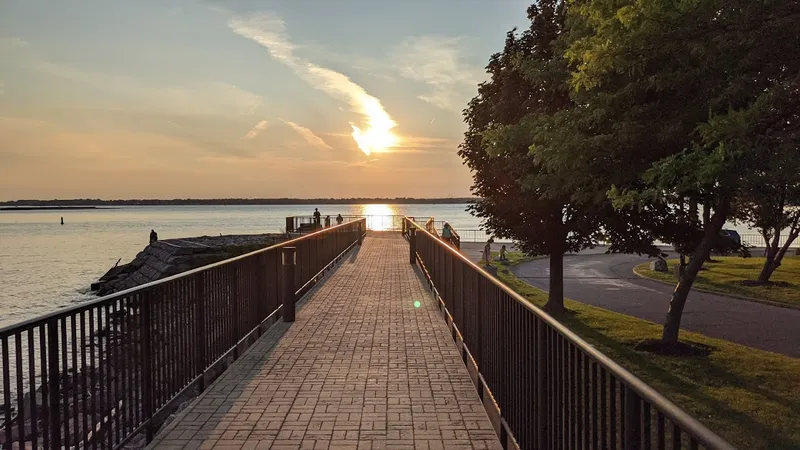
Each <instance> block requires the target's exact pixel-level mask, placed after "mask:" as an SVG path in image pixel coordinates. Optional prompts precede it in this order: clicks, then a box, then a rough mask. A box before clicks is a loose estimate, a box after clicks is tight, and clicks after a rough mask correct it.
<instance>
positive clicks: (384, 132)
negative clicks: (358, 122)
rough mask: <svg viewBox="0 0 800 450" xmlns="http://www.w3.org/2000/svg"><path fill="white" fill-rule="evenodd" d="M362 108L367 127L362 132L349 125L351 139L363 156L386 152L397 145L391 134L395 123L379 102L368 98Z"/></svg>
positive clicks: (394, 137) (395, 137)
mask: <svg viewBox="0 0 800 450" xmlns="http://www.w3.org/2000/svg"><path fill="white" fill-rule="evenodd" d="M362 107H363V108H362V109H363V112H364V113H365V115H366V116H367V117H368V119H367V122H368V124H367V127H366V128H365V129H364V130H362V129H361V128H359V127H357V126H355V125H353V124H352V123H351V124H350V126H351V127H353V139H354V140H355V141H356V144H357V145H358V148H360V149H361V151H362V152H364V154H365V155H371V154H372V153H380V152H387V151H389V149H390V148H392V147H394V146H395V145H397V136H395V135H394V134H393V133H392V128H394V127H396V126H397V122H395V121H394V120H392V118H391V117H389V115H388V114H387V113H386V111H384V109H383V107H382V106H381V104H380V102H378V100H377V99H376V98H370V99H367V101H366V102H365V103H364V105H362Z"/></svg>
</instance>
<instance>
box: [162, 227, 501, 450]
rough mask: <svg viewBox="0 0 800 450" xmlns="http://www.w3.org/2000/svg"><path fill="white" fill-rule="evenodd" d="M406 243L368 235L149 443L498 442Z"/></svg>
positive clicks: (359, 445) (439, 445) (428, 445)
mask: <svg viewBox="0 0 800 450" xmlns="http://www.w3.org/2000/svg"><path fill="white" fill-rule="evenodd" d="M408 252H409V250H408V243H407V242H406V241H405V240H404V239H403V238H402V236H401V235H400V234H399V233H370V234H369V235H368V236H367V238H366V239H365V240H364V243H363V245H362V246H361V247H357V248H356V249H355V250H353V251H352V252H351V253H350V254H348V255H347V256H346V258H345V260H344V261H342V262H341V263H340V264H339V265H338V266H337V267H336V268H335V269H334V270H333V271H332V272H331V274H330V275H329V276H328V277H327V279H326V280H325V281H324V282H322V283H321V284H320V285H318V286H317V287H316V288H315V289H314V290H312V291H311V292H310V293H309V294H307V296H306V298H307V300H306V301H305V304H304V305H303V306H301V307H300V308H299V309H298V313H297V319H296V322H294V323H293V324H291V325H289V324H285V323H283V322H278V323H277V324H275V325H274V326H273V327H272V328H271V329H270V331H269V332H268V333H267V334H266V335H264V336H263V337H262V338H261V339H260V340H259V341H258V342H257V343H256V344H254V345H253V346H252V347H250V348H249V349H248V350H247V352H246V353H244V354H243V355H242V356H241V357H240V358H239V359H238V360H237V361H236V362H235V363H234V365H232V366H231V367H230V368H229V369H228V370H227V371H225V372H224V373H223V374H222V375H221V376H220V378H219V379H217V381H216V382H215V383H214V384H212V385H211V386H210V387H209V388H208V389H206V391H205V392H203V394H202V395H201V396H200V397H198V398H197V399H195V400H194V401H193V402H192V404H191V405H190V406H189V407H188V408H187V409H186V410H185V411H184V412H183V413H181V414H180V415H179V416H178V417H177V418H176V420H175V421H173V422H172V423H170V424H169V425H168V426H167V427H165V429H163V430H161V432H160V433H159V434H158V435H157V436H156V438H155V440H154V442H153V443H152V448H157V449H179V448H181V449H183V448H186V449H189V448H191V449H196V448H209V449H210V448H217V449H267V448H273V449H327V448H331V449H333V448H353V449H379V448H386V449H393V448H394V449H405V448H408V449H411V448H417V449H451V448H452V449H456V448H458V449H499V448H501V446H500V443H499V441H498V439H497V435H496V434H495V431H494V428H493V427H492V424H491V422H490V421H489V418H488V416H487V414H486V412H485V409H484V407H483V405H482V403H481V400H480V399H479V397H478V394H477V392H476V390H475V387H474V385H473V384H472V382H471V379H470V376H469V374H468V372H467V369H466V367H465V366H464V363H463V362H462V360H461V357H460V356H459V352H458V350H457V348H456V346H455V345H454V343H453V340H452V338H451V335H450V332H449V330H448V328H447V326H446V324H445V322H444V321H443V320H442V317H441V313H440V312H439V310H438V308H437V305H436V301H435V300H434V298H433V297H432V295H431V294H430V292H429V291H428V289H427V285H426V284H423V282H422V281H421V280H422V278H421V277H420V275H419V274H418V273H417V272H418V269H416V267H417V266H414V265H411V264H409V261H408V257H409V254H408ZM417 302H418V303H417Z"/></svg>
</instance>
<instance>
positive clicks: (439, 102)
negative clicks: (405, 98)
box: [392, 36, 483, 112]
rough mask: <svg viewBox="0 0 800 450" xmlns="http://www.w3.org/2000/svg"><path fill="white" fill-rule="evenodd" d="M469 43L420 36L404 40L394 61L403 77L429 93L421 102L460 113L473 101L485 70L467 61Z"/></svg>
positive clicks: (460, 40)
mask: <svg viewBox="0 0 800 450" xmlns="http://www.w3.org/2000/svg"><path fill="white" fill-rule="evenodd" d="M464 44H465V39H464V38H459V37H455V38H454V37H442V36H419V37H410V38H406V39H405V40H403V42H401V43H400V45H398V46H396V47H395V48H394V51H393V55H392V61H393V63H394V65H395V67H396V69H397V70H399V72H400V74H401V75H402V76H404V77H406V78H408V79H411V80H414V81H418V82H421V83H424V84H425V85H426V86H428V89H429V92H428V93H426V94H424V95H420V96H419V97H418V98H419V99H421V100H424V101H426V102H428V103H430V104H432V105H434V106H436V107H439V108H441V109H445V110H448V111H456V112H460V111H461V110H462V109H464V107H465V106H466V104H467V102H468V101H469V99H470V97H472V96H473V95H474V94H475V92H476V90H477V85H478V83H479V82H480V80H481V77H482V74H483V70H482V69H481V68H480V67H473V66H471V65H469V64H468V63H466V62H465V61H464V60H465V56H464V53H465V47H466V46H465V45H464Z"/></svg>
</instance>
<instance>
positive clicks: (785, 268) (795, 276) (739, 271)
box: [636, 256, 800, 306]
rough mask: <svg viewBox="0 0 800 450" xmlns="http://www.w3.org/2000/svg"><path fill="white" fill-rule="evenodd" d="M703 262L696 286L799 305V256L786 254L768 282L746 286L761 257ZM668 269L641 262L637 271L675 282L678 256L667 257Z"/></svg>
mask: <svg viewBox="0 0 800 450" xmlns="http://www.w3.org/2000/svg"><path fill="white" fill-rule="evenodd" d="M714 261H717V262H711V263H706V264H704V265H703V267H704V268H705V269H706V270H702V271H700V274H698V276H697V280H696V281H695V283H694V286H695V287H699V288H702V289H708V290H710V291H714V292H719V293H720V294H734V295H743V296H745V297H754V298H758V299H762V300H769V301H773V302H777V303H784V304H789V305H795V306H800V257H797V256H786V257H785V258H783V262H782V264H781V266H780V267H778V269H777V270H775V272H774V273H773V274H772V277H771V278H770V282H771V283H770V284H767V285H762V286H746V285H744V284H743V282H744V281H745V280H756V279H758V274H759V273H760V272H761V267H762V266H763V265H764V258H763V257H759V258H741V257H737V256H728V257H715V258H714ZM667 264H668V265H669V269H670V272H669V273H663V272H656V271H653V270H650V265H649V263H645V264H640V265H639V266H637V267H636V271H637V272H638V273H639V274H641V275H642V276H645V277H648V278H653V279H656V280H660V281H666V282H670V283H675V282H676V280H675V276H674V275H673V274H674V273H675V272H674V270H675V266H676V265H677V264H678V260H677V259H670V260H667Z"/></svg>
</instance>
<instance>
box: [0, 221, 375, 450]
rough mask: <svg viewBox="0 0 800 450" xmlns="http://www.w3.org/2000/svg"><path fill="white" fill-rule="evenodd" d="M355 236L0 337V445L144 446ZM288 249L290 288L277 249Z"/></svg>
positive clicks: (337, 233)
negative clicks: (185, 400) (132, 443)
mask: <svg viewBox="0 0 800 450" xmlns="http://www.w3.org/2000/svg"><path fill="white" fill-rule="evenodd" d="M365 230H366V224H365V221H364V220H363V219H360V220H358V221H355V222H350V223H346V224H343V225H340V226H336V227H332V228H329V229H326V230H323V231H320V232H317V233H314V234H310V235H307V236H302V237H300V238H298V239H294V240H291V241H287V242H283V243H281V244H278V245H274V246H271V247H268V248H265V249H262V250H258V251H255V252H252V253H248V254H246V255H242V256H238V257H235V258H231V259H228V260H225V261H221V262H218V263H215V264H212V265H209V266H205V267H201V268H198V269H195V270H191V271H188V272H185V273H182V274H179V275H175V276H172V277H169V278H165V279H163V280H159V281H155V282H152V283H149V284H145V285H142V286H139V287H136V288H133V289H129V290H126V291H122V292H119V293H115V294H112V295H109V296H106V297H103V298H100V299H97V300H95V301H91V302H87V303H85V304H81V305H79V306H74V307H71V308H66V309H63V310H60V311H57V312H54V313H52V314H48V315H46V316H43V317H39V318H35V319H31V320H28V321H26V322H22V323H19V324H15V325H12V326H9V327H6V328H3V329H0V344H1V346H2V351H1V353H0V354H1V355H2V356H1V357H0V362H1V367H0V368H1V370H0V380H1V381H2V383H0V402H2V403H0V404H1V405H2V409H0V448H3V449H6V448H15V447H19V448H34V449H36V448H45V449H61V448H93V449H95V448H102V449H112V448H119V447H121V446H123V445H124V444H126V443H127V442H128V441H129V440H131V439H132V438H133V437H134V436H136V437H137V441H138V440H145V439H146V441H147V442H149V441H150V440H152V436H153V432H154V429H155V428H157V427H158V426H159V425H160V423H161V422H162V421H163V420H164V419H165V418H166V416H167V415H169V414H170V413H171V412H172V411H173V409H174V408H173V406H174V405H176V404H177V400H182V399H183V398H184V397H185V396H186V395H188V394H189V392H190V391H189V390H190V388H191V389H195V388H196V389H198V390H202V389H203V388H204V385H205V384H206V383H207V382H209V381H210V380H211V379H213V378H214V376H215V375H218V374H219V373H220V372H221V371H222V370H224V368H225V367H226V365H227V364H229V363H230V362H231V361H232V360H233V359H236V358H237V357H238V355H239V352H240V351H242V350H243V348H244V347H246V346H247V345H249V343H251V342H252V341H254V340H255V338H256V337H258V336H259V335H260V334H261V333H262V332H263V331H265V329H266V326H267V325H269V324H270V323H272V322H273V321H274V320H276V318H277V316H278V314H279V312H280V311H281V309H282V307H281V304H282V301H283V300H285V301H288V303H287V304H293V301H295V300H296V299H297V298H299V297H300V296H301V295H302V294H303V293H305V292H306V291H307V290H308V289H310V287H311V286H312V285H313V284H314V283H315V282H316V281H317V280H318V279H319V278H320V277H321V276H322V275H323V274H324V271H325V270H326V269H327V268H329V267H330V265H331V264H333V263H334V262H335V261H337V260H338V259H340V258H341V257H342V256H343V255H344V254H345V253H346V252H347V251H348V250H349V249H350V248H351V247H352V246H353V245H355V244H356V243H357V242H359V240H360V239H361V238H362V237H363V234H364V232H365ZM292 248H294V249H295V250H294V251H295V253H294V255H295V261H296V263H295V264H296V267H295V268H294V280H293V286H292V287H289V286H287V285H286V283H287V281H286V280H283V279H282V277H281V276H280V274H281V272H280V270H281V264H282V262H281V252H282V251H285V253H286V254H291V249H292ZM284 264H291V263H287V262H284ZM283 273H287V274H288V273H291V272H288V271H287V272H283ZM281 292H284V294H283V295H281ZM292 292H294V298H293V299H282V298H281V297H286V296H288V295H291V293H292Z"/></svg>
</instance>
